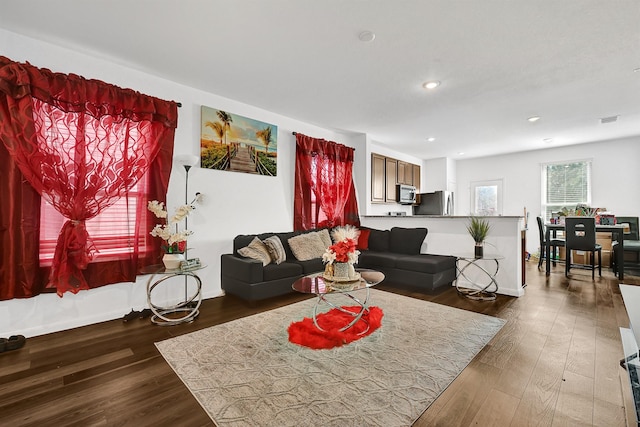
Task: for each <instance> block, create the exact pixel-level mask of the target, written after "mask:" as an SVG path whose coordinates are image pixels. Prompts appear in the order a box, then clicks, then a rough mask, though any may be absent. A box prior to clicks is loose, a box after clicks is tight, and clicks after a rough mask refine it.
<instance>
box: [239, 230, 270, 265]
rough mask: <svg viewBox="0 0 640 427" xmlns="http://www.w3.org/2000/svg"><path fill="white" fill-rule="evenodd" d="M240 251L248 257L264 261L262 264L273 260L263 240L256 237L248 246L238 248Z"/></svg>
mask: <svg viewBox="0 0 640 427" xmlns="http://www.w3.org/2000/svg"><path fill="white" fill-rule="evenodd" d="M238 253H239V254H240V255H242V256H243V257H246V258H252V259H256V260H258V261H261V262H262V265H263V266H265V265H267V264H269V263H270V262H271V255H269V250H268V249H267V247H266V246H265V244H264V243H262V240H260V239H258V238H257V237H254V238H253V240H252V241H251V243H249V245H248V246H246V247H244V248H241V249H238Z"/></svg>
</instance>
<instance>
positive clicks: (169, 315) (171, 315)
mask: <svg viewBox="0 0 640 427" xmlns="http://www.w3.org/2000/svg"><path fill="white" fill-rule="evenodd" d="M206 267H207V266H206V265H205V264H201V265H199V266H197V267H192V268H189V269H186V270H182V269H180V268H172V269H168V268H165V267H164V265H162V264H157V265H151V266H148V267H145V268H143V269H142V271H141V273H142V274H150V276H149V279H148V280H147V303H148V304H149V308H150V309H151V312H152V313H153V315H152V316H151V322H152V323H154V324H156V325H160V326H172V325H178V324H180V323H185V322H192V321H193V320H194V319H195V318H196V317H198V315H199V314H200V311H199V309H200V304H201V303H202V280H200V277H198V275H197V274H196V272H197V271H199V270H202V269H204V268H206ZM156 276H161V277H160V278H158V279H156V280H155V281H154V278H155V277H156ZM180 276H182V277H184V300H182V301H180V302H178V303H177V304H174V305H159V304H155V303H154V302H153V301H152V295H153V290H154V289H155V288H156V287H158V286H159V285H160V284H161V283H162V282H164V281H166V280H169V279H171V278H173V277H180ZM190 278H191V279H193V281H194V282H195V288H194V289H193V290H192V292H191V293H189V285H188V280H189V279H190Z"/></svg>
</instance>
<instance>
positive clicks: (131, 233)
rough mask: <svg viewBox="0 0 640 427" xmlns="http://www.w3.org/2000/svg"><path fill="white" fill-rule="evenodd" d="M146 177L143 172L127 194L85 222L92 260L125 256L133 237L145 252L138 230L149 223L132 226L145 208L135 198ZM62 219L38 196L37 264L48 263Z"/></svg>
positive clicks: (128, 254) (131, 249)
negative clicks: (38, 240) (38, 262)
mask: <svg viewBox="0 0 640 427" xmlns="http://www.w3.org/2000/svg"><path fill="white" fill-rule="evenodd" d="M147 177H148V174H145V175H144V177H143V178H142V179H141V180H140V181H138V183H137V184H136V185H135V186H134V187H133V188H132V189H131V191H129V192H128V194H127V195H125V196H123V197H121V198H120V199H119V200H118V201H117V202H116V203H114V204H113V205H111V206H109V207H108V208H106V209H104V210H103V211H102V212H101V213H100V214H98V215H97V216H95V217H94V218H91V219H89V220H87V221H86V222H85V226H86V228H87V232H88V233H89V238H90V240H91V242H92V243H93V244H94V245H95V249H96V251H95V253H94V258H93V260H94V261H113V260H117V259H123V258H124V259H126V258H128V257H129V256H130V254H131V253H132V252H133V250H134V247H135V245H134V244H133V242H134V241H135V239H138V250H139V251H141V252H145V251H146V250H147V248H146V247H145V239H144V238H145V236H144V235H141V233H144V232H145V231H144V230H150V229H151V225H149V224H137V226H136V213H137V212H139V211H140V210H142V209H146V208H147V207H146V206H142V198H141V197H139V189H141V188H144V187H145V186H146V185H147V184H148V179H147ZM143 218H144V215H143ZM66 221H67V219H66V218H65V217H64V216H62V215H61V214H60V213H59V212H58V211H57V210H56V209H55V208H54V207H53V206H51V205H50V204H49V203H48V202H46V201H45V200H44V198H42V201H41V203H40V266H42V267H48V266H51V261H52V260H53V254H54V251H55V249H56V243H57V241H58V234H59V233H60V230H61V229H62V226H63V225H64V223H65V222H66ZM136 229H137V230H136ZM146 232H148V231H146Z"/></svg>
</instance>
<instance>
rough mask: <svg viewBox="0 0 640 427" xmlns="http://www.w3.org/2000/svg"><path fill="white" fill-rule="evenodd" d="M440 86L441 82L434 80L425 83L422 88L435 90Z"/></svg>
mask: <svg viewBox="0 0 640 427" xmlns="http://www.w3.org/2000/svg"><path fill="white" fill-rule="evenodd" d="M438 86H440V82H439V81H438V80H434V81H431V82H425V83H423V84H422V87H423V88H425V89H435V88H437V87H438Z"/></svg>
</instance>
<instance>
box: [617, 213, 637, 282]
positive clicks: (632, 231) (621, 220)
mask: <svg viewBox="0 0 640 427" xmlns="http://www.w3.org/2000/svg"><path fill="white" fill-rule="evenodd" d="M616 223H617V224H628V225H629V232H626V231H625V232H624V234H623V237H622V238H623V239H624V255H626V254H629V253H631V254H633V255H634V258H635V261H632V262H630V263H629V267H632V268H633V267H635V268H638V267H640V233H639V231H638V217H637V216H616ZM619 238H620V236H616V238H615V240H616V241H615V242H614V243H613V272H614V274H618V251H619V245H618V242H617V240H618V239H619ZM624 255H623V257H624ZM626 267H627V263H626V262H625V269H626Z"/></svg>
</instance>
